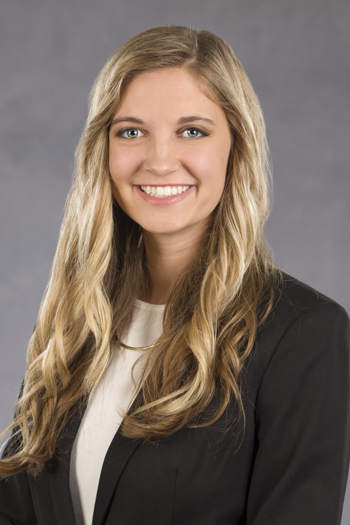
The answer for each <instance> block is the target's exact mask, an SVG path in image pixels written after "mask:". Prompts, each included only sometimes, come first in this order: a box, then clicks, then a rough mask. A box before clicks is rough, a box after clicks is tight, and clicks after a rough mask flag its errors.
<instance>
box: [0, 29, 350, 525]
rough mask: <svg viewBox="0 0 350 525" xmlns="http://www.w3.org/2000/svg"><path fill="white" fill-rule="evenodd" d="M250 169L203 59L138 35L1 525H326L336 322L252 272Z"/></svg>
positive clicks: (37, 352) (246, 134) (263, 256)
mask: <svg viewBox="0 0 350 525" xmlns="http://www.w3.org/2000/svg"><path fill="white" fill-rule="evenodd" d="M267 159H268V153H267V144H266V136H265V126H264V121H263V117H262V113H261V109H260V105H259V101H258V99H257V97H256V95H255V93H254V91H253V88H252V86H251V84H250V82H249V80H248V79H247V77H246V74H245V72H244V70H243V68H242V66H241V64H240V62H239V61H238V60H237V58H236V57H235V55H234V54H233V52H232V50H231V48H230V47H229V46H228V44H227V43H226V42H224V41H223V40H222V39H221V38H219V37H217V36H216V35H213V34H212V33H209V32H207V31H196V30H193V29H189V28H185V27H178V26H166V27H156V28H152V29H149V30H147V31H144V32H143V33H141V34H139V35H137V36H135V37H134V38H132V39H131V40H130V41H129V42H127V43H126V44H125V45H124V46H123V47H122V48H121V49H120V50H119V51H117V53H116V54H115V55H113V56H112V57H111V58H110V60H109V61H108V62H107V64H106V65H105V67H104V68H103V69H102V71H101V73H100V75H99V77H98V79H97V81H96V84H95V86H94V90H93V93H92V99H91V106H90V113H89V117H88V121H87V125H86V128H85V130H84V133H83V136H82V139H81V142H80V144H79V147H78V152H77V165H76V175H75V180H74V184H73V188H72V190H71V194H70V196H69V200H68V203H67V209H66V214H65V218H64V222H63V225H62V229H61V233H60V240H59V245H58V249H57V254H56V256H55V260H54V264H53V269H52V275H51V278H50V282H49V285H48V288H47V291H46V294H45V297H44V299H43V302H42V305H41V309H40V312H39V315H38V319H37V323H36V327H35V331H34V334H33V336H32V338H31V340H30V343H29V350H28V361H27V370H26V375H25V378H24V382H23V387H22V391H21V395H20V398H19V400H18V402H17V408H16V414H15V419H14V421H13V423H12V424H11V425H10V427H9V429H10V430H13V434H12V437H11V439H10V440H9V443H8V445H7V447H6V449H5V452H4V455H3V458H2V460H1V461H0V473H1V474H2V476H3V478H4V479H2V480H1V481H0V523H1V525H2V524H4V525H5V524H11V523H16V524H22V525H35V524H38V525H47V524H48V523H64V524H65V525H74V524H77V525H90V524H93V525H102V524H105V525H108V524H110V525H111V524H115V523H122V524H123V525H135V524H137V525H149V524H152V525H158V524H159V525H165V524H177V525H187V524H188V525H196V524H198V525H203V524H205V525H217V524H218V523H222V524H227V525H228V524H230V525H281V524H283V525H296V524H298V525H310V523H312V524H313V523H317V525H329V524H332V525H337V524H340V520H341V512H342V501H343V497H344V491H345V484H346V475H347V470H348V463H349V447H348V443H349V438H350V430H349V425H350V417H349V402H350V396H349V390H350V389H349V382H350V380H349V320H348V317H347V314H346V313H345V311H344V310H343V309H342V307H340V306H339V305H337V304H336V303H335V302H334V301H332V300H331V299H328V298H327V297H325V296H323V295H322V294H320V293H319V292H316V291H315V290H313V289H311V288H309V287H308V286H307V285H305V284H303V283H300V282H298V281H297V280H296V279H294V278H292V277H291V276H289V275H287V274H285V273H283V272H282V271H280V270H279V269H278V268H277V267H276V265H275V264H274V262H273V260H272V257H271V255H270V254H269V251H268V249H267V247H266V242H265V239H264V235H263V226H264V223H265V221H266V218H267V216H268V212H269V198H268V197H269V166H268V162H267ZM9 429H7V430H9ZM5 478H6V479H5Z"/></svg>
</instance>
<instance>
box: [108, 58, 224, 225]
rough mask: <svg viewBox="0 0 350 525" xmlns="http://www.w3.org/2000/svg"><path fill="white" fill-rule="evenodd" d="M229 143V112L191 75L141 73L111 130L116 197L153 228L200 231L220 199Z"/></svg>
mask: <svg viewBox="0 0 350 525" xmlns="http://www.w3.org/2000/svg"><path fill="white" fill-rule="evenodd" d="M230 149H231V134H230V129H229V125H228V122H227V120H226V117H225V114H224V112H223V110H222V109H221V107H220V106H219V105H218V104H216V103H215V102H213V101H212V100H211V99H210V98H208V97H207V96H206V95H205V94H204V92H203V91H202V90H201V88H200V84H199V83H198V81H197V80H196V79H195V78H194V77H193V76H192V75H191V74H190V73H188V72H187V71H186V70H185V69H181V68H167V69H158V70H155V71H147V72H145V73H141V74H140V75H138V76H136V77H135V78H134V79H133V80H132V81H131V83H130V84H129V86H128V87H127V89H126V91H125V93H124V96H123V97H122V100H121V103H120V105H119V107H118V110H117V112H116V114H115V115H114V119H113V123H112V126H111V129H110V135H109V169H110V174H111V177H112V180H113V193H114V196H115V198H116V200H117V202H118V204H119V205H120V207H121V208H122V209H123V210H124V211H125V212H126V213H127V214H128V215H129V217H131V218H132V219H133V220H134V221H136V222H137V223H138V224H140V226H141V227H142V228H143V229H144V230H146V231H148V232H150V233H151V234H154V235H157V234H166V235H175V234H176V235H178V234H182V233H184V234H192V233H193V234H194V235H200V234H201V233H202V232H203V231H204V229H205V228H206V225H207V221H208V220H209V217H210V215H211V213H212V212H213V210H214V208H215V207H216V205H217V204H218V202H219V200H220V198H221V195H222V192H223V188H224V184H225V177H226V167H227V162H228V157H229V153H230Z"/></svg>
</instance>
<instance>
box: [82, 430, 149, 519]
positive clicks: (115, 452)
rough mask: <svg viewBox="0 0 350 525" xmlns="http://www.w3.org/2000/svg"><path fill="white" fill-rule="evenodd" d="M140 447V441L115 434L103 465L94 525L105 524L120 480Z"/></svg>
mask: <svg viewBox="0 0 350 525" xmlns="http://www.w3.org/2000/svg"><path fill="white" fill-rule="evenodd" d="M138 445H139V441H136V440H132V439H129V438H125V437H124V436H122V434H121V433H120V432H119V430H118V432H117V433H116V434H115V436H114V438H113V440H112V442H111V444H110V447H109V449H108V452H107V454H106V457H105V460H104V463H103V467H102V472H101V477H100V481H99V485H98V490H97V496H96V502H95V510H94V516H93V521H92V525H102V524H103V523H104V522H105V519H106V516H107V515H108V510H109V507H110V504H111V502H112V500H113V496H114V492H115V490H116V488H117V485H118V482H119V479H120V477H121V475H122V473H123V471H124V468H125V467H126V465H127V463H128V461H129V459H130V458H131V456H132V454H133V453H134V452H135V450H136V448H137V447H138Z"/></svg>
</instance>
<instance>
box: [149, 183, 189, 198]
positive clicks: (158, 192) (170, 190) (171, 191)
mask: <svg viewBox="0 0 350 525" xmlns="http://www.w3.org/2000/svg"><path fill="white" fill-rule="evenodd" d="M140 188H141V190H142V191H144V192H145V193H147V195H153V196H154V197H162V196H164V195H165V196H168V195H180V193H184V192H185V191H187V190H188V189H189V186H140Z"/></svg>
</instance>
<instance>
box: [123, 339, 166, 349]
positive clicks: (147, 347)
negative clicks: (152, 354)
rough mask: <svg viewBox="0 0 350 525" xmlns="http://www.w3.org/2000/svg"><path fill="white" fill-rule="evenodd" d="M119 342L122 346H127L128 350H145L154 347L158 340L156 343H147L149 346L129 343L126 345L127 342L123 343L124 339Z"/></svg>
mask: <svg viewBox="0 0 350 525" xmlns="http://www.w3.org/2000/svg"><path fill="white" fill-rule="evenodd" d="M119 344H120V346H122V347H123V348H126V349H127V350H140V351H144V350H149V349H150V348H154V347H155V346H156V344H157V341H156V342H155V343H152V344H151V345H147V346H129V345H126V344H125V343H123V342H122V341H119Z"/></svg>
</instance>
